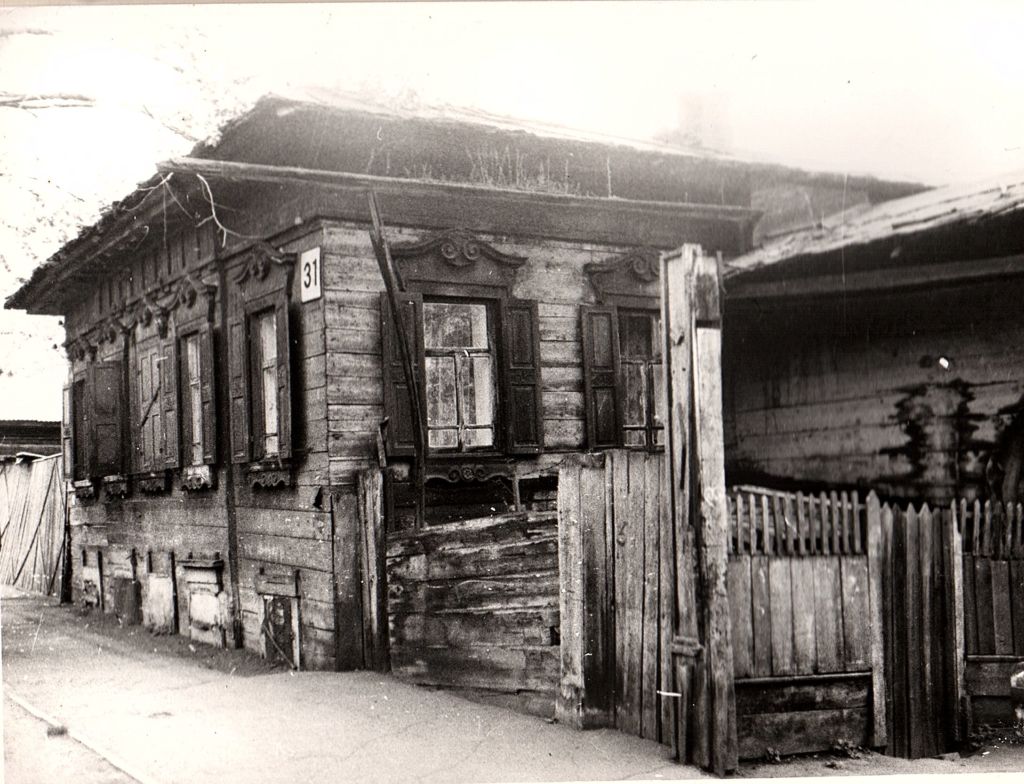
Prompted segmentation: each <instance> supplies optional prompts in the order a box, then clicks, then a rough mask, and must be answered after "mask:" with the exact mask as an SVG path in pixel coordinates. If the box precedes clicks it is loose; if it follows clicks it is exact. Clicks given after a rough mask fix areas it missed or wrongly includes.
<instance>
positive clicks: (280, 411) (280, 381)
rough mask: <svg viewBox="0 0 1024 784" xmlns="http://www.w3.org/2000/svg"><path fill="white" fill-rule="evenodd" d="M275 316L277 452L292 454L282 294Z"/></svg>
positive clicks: (285, 301) (285, 313) (288, 343)
mask: <svg viewBox="0 0 1024 784" xmlns="http://www.w3.org/2000/svg"><path fill="white" fill-rule="evenodd" d="M274 313H275V315H276V318H277V437H278V447H277V450H278V451H277V454H278V457H280V458H281V459H282V460H286V459H288V458H290V457H291V456H292V446H293V445H292V432H293V428H292V380H291V379H292V375H291V367H292V364H291V360H290V357H291V339H290V338H289V335H290V334H291V333H290V331H289V329H288V299H287V298H286V297H284V296H282V297H281V298H280V299H279V300H278V302H277V305H276V307H275V309H274Z"/></svg>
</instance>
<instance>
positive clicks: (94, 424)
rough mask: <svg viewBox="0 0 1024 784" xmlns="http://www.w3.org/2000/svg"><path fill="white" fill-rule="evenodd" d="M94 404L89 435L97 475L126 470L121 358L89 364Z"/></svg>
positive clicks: (88, 385)
mask: <svg viewBox="0 0 1024 784" xmlns="http://www.w3.org/2000/svg"><path fill="white" fill-rule="evenodd" d="M86 386H87V387H88V388H89V395H88V397H89V402H90V404H91V409H92V411H91V413H92V416H91V419H92V421H91V423H90V424H91V427H90V434H89V435H90V438H91V442H92V458H93V459H92V460H91V461H90V462H91V465H90V469H91V473H92V474H93V475H94V476H110V475H111V474H119V473H121V471H122V470H123V463H122V454H121V444H122V432H121V427H122V425H121V414H122V412H123V410H124V399H123V395H124V393H123V390H122V386H123V384H122V369H121V363H120V362H95V363H93V364H92V365H91V366H90V368H89V379H88V382H87V384H86Z"/></svg>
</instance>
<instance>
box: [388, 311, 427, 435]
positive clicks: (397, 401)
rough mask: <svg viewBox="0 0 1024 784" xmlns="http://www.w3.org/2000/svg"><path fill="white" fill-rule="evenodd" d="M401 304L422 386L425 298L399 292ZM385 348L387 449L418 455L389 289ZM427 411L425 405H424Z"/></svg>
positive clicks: (410, 404)
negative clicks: (421, 359)
mask: <svg viewBox="0 0 1024 784" xmlns="http://www.w3.org/2000/svg"><path fill="white" fill-rule="evenodd" d="M398 302H399V307H400V308H401V309H402V318H403V319H404V322H405V329H406V335H408V336H409V339H410V341H411V342H412V343H413V345H412V346H410V347H409V348H410V351H411V353H412V356H413V368H414V372H415V373H416V374H417V381H418V382H419V384H418V386H420V387H421V388H422V386H423V376H422V373H420V372H419V365H420V357H422V355H423V337H422V335H423V298H422V297H421V296H420V295H419V294H409V293H403V294H399V295H398ZM380 323H381V351H382V354H383V356H382V360H383V373H384V415H385V416H386V417H387V418H388V428H387V451H388V454H389V455H414V454H416V430H415V427H414V422H413V414H412V399H411V398H410V396H409V384H408V382H407V381H406V378H405V370H404V368H403V366H402V349H401V345H400V343H399V333H398V330H397V329H396V328H395V324H394V323H393V319H392V314H391V302H390V300H389V299H388V295H387V292H381V295H380ZM421 410H425V406H424V407H422V408H421Z"/></svg>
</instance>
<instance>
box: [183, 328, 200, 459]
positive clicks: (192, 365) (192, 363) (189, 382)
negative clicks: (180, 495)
mask: <svg viewBox="0 0 1024 784" xmlns="http://www.w3.org/2000/svg"><path fill="white" fill-rule="evenodd" d="M199 362H200V359H199V335H189V336H188V337H187V338H185V388H184V389H183V390H182V395H183V397H184V398H185V401H186V405H187V406H188V420H187V424H186V431H185V432H186V433H187V434H188V440H187V442H186V444H185V448H186V449H187V450H188V451H187V454H188V458H189V465H194V466H197V465H202V464H203V398H202V390H201V387H200V372H199Z"/></svg>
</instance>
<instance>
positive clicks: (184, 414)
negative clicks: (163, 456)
mask: <svg viewBox="0 0 1024 784" xmlns="http://www.w3.org/2000/svg"><path fill="white" fill-rule="evenodd" d="M178 356H179V357H180V360H179V365H178V371H179V379H178V388H179V395H180V398H181V410H180V420H179V421H180V422H181V433H180V438H181V452H182V464H183V465H184V466H186V467H196V466H203V465H211V464H213V463H215V462H216V459H217V450H216V446H217V444H216V439H217V425H216V416H217V410H216V407H215V406H214V399H213V394H214V367H213V332H212V330H211V329H210V327H209V326H208V325H207V324H203V325H202V326H201V327H200V328H199V329H198V330H197V331H194V332H188V333H187V334H185V335H184V336H183V337H181V338H179V340H178Z"/></svg>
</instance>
